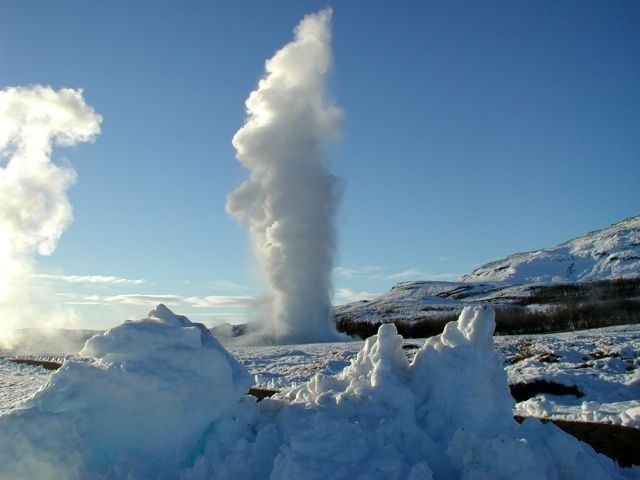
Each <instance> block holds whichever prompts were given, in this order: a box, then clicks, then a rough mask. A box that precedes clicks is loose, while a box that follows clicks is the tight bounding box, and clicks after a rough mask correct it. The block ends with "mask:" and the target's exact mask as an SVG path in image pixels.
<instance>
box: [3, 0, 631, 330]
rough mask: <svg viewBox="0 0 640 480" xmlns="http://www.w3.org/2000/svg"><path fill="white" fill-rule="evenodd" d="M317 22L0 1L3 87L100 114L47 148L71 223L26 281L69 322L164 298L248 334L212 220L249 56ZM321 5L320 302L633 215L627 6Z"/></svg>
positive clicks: (230, 241) (275, 13)
mask: <svg viewBox="0 0 640 480" xmlns="http://www.w3.org/2000/svg"><path fill="white" fill-rule="evenodd" d="M326 6H327V4H326V2H314V1H300V0H296V1H280V2H250V1H240V2H231V1H228V2H227V1H220V2H205V1H188V2H169V1H136V2H128V1H110V2H81V1H60V2H50V1H23V2H16V1H0V85H1V86H2V87H5V86H15V85H29V84H43V85H51V86H52V87H54V88H60V87H73V88H79V87H80V88H83V89H84V96H85V99H86V101H87V103H88V104H90V105H92V106H93V107H94V108H95V110H96V111H97V112H98V113H99V114H100V115H102V117H103V118H104V120H103V123H102V133H101V135H100V136H99V137H98V138H97V141H96V142H95V143H93V144H82V145H79V146H77V147H74V148H71V149H57V150H55V151H54V158H55V159H56V160H57V161H62V160H63V159H68V161H69V162H70V163H71V164H72V165H73V167H74V169H75V170H76V171H77V174H78V180H77V183H76V184H75V185H74V186H73V187H72V188H71V189H70V191H69V198H70V201H71V203H72V205H73V208H74V217H75V220H74V222H73V223H72V224H71V225H70V227H69V228H68V229H67V231H66V232H65V233H64V235H63V236H62V238H61V239H60V242H59V244H58V247H57V249H56V251H55V252H54V253H53V254H52V255H51V256H49V257H41V258H39V259H38V265H39V267H38V269H39V271H40V272H42V274H44V275H43V276H41V277H38V278H36V279H34V281H38V282H46V283H47V284H48V285H50V288H51V291H52V295H55V297H56V298H57V299H59V301H60V302H63V303H68V304H69V305H70V306H71V307H72V308H74V309H75V310H76V312H77V314H78V316H79V319H80V323H81V324H82V325H85V326H90V327H91V326H93V327H104V326H108V325H112V324H116V323H118V322H119V321H121V320H122V319H123V318H127V317H136V316H140V315H142V314H144V313H146V311H148V310H150V308H151V307H152V306H153V304H154V303H157V302H158V301H160V300H164V301H167V303H168V305H169V306H170V307H173V308H174V309H175V310H176V311H179V312H181V313H185V314H187V315H190V316H192V317H194V319H198V320H201V321H204V322H205V323H208V324H211V323H214V322H217V321H220V320H229V321H240V320H241V319H242V318H243V315H244V313H245V307H246V304H247V303H248V302H249V298H251V297H253V296H254V295H256V294H258V293H260V292H261V291H262V289H263V288H264V284H263V282H262V281H261V279H260V276H259V274H258V270H257V267H256V266H255V265H254V262H253V260H252V256H251V253H250V248H249V237H248V234H247V232H246V231H245V230H244V229H242V228H241V227H240V226H238V225H237V224H236V223H235V222H234V221H233V220H232V219H231V218H229V216H228V215H227V213H226V212H225V209H224V205H225V199H226V196H227V194H228V193H229V192H231V191H232V190H234V189H235V188H236V187H237V186H238V185H239V184H240V183H241V182H242V181H243V180H244V179H245V178H246V177H247V171H246V170H244V169H243V168H242V167H241V166H240V164H239V163H238V162H237V161H236V160H235V158H234V150H233V147H232V146H231V138H232V137H233V135H234V133H235V132H236V131H237V130H238V129H239V128H240V127H241V126H242V124H243V121H244V118H245V111H244V101H245V99H246V97H247V96H248V94H249V93H250V92H251V91H252V90H253V89H254V88H255V86H256V84H257V81H258V80H259V78H260V77H261V76H262V74H263V69H264V61H265V60H266V59H267V58H269V57H270V56H271V55H272V54H273V53H274V52H275V51H276V50H277V49H279V48H280V47H282V46H283V45H284V44H286V43H287V42H288V41H290V40H291V38H292V30H293V28H294V27H295V25H296V24H297V23H298V22H299V21H300V19H301V18H302V17H303V16H304V15H305V14H307V13H311V12H314V11H317V10H319V9H321V8H324V7H326ZM332 6H333V9H334V16H333V27H334V28H333V51H334V67H333V72H332V74H331V78H330V82H329V83H330V92H331V95H332V97H333V98H335V102H336V103H337V104H338V105H339V106H340V107H341V108H342V109H343V111H344V115H345V116H344V120H343V123H342V131H341V136H340V139H339V140H338V141H337V143H336V144H334V145H333V146H332V148H331V168H332V170H333V172H334V173H335V174H336V175H338V176H339V177H341V178H342V179H343V181H344V194H343V199H342V204H341V207H340V213H339V216H338V224H337V227H338V236H339V241H338V262H337V265H338V269H337V270H336V275H335V278H334V287H335V289H336V293H337V295H336V301H338V302H343V301H346V300H349V299H354V298H357V297H358V294H359V293H361V292H368V293H381V292H384V291H386V290H387V289H388V288H390V287H391V286H392V285H393V284H395V283H397V282H398V281H403V280H419V279H449V280H451V279H454V278H456V277H457V276H458V275H460V274H463V273H466V272H468V271H470V270H472V269H473V268H475V267H477V266H479V265H481V264H482V263H484V262H486V261H489V260H493V259H497V258H501V257H503V256H506V255H508V254H511V253H515V252H518V251H524V250H532V249H536V248H541V247H545V246H550V245H553V244H555V243H558V242H561V241H564V240H567V239H569V238H571V237H574V236H577V235H580V234H582V233H584V232H586V231H589V230H594V229H597V228H602V227H605V226H607V225H609V224H611V223H613V222H616V221H618V220H621V219H623V218H626V217H629V216H632V215H637V214H639V213H640V211H639V210H640V209H639V200H640V194H639V193H638V183H639V180H640V88H639V86H640V4H639V3H638V2H632V1H629V2H618V1H613V2H588V1H585V2H582V1H581V2H577V1H568V2H545V1H536V2H529V1H518V2H511V1H509V2H507V1H505V2H499V1H487V2H413V1H408V2H378V1H369V2H364V1H343V2H341V1H336V2H334V3H333V4H332ZM90 277H91V278H90ZM102 277H115V278H102ZM118 279H120V281H118ZM147 296H150V297H147ZM205 297H212V298H210V299H209V300H208V301H203V299H204V298H205ZM198 302H200V303H198Z"/></svg>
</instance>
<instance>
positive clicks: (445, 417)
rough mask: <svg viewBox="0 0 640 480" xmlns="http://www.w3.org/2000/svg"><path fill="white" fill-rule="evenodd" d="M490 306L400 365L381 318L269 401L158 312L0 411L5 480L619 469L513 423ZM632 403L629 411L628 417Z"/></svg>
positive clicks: (517, 475) (94, 346)
mask: <svg viewBox="0 0 640 480" xmlns="http://www.w3.org/2000/svg"><path fill="white" fill-rule="evenodd" d="M494 326H495V321H494V313H493V311H491V310H488V309H483V308H479V307H468V308H465V309H464V311H463V312H462V314H461V315H460V317H459V319H458V320H457V321H454V322H450V323H449V324H448V325H447V326H446V328H445V329H444V331H443V333H442V334H441V335H438V336H436V337H433V338H431V339H429V340H428V341H427V342H426V343H425V344H424V346H423V347H422V348H421V349H420V350H419V351H418V353H417V354H416V356H415V358H414V361H413V362H412V363H409V361H408V360H407V358H406V356H405V354H404V352H403V350H402V337H400V336H399V335H397V332H396V328H395V326H394V325H392V324H386V325H382V326H381V327H380V329H379V332H378V335H375V336H373V337H371V338H369V339H367V340H366V342H365V344H364V347H363V349H362V351H360V353H358V355H357V356H356V357H355V358H354V359H353V360H352V361H351V363H350V365H348V366H347V367H346V368H344V370H343V371H342V372H341V373H339V374H337V375H335V376H330V375H322V374H316V376H315V377H313V378H312V379H311V380H310V381H309V382H308V383H307V384H304V385H302V386H299V387H297V388H294V389H291V390H289V391H286V392H283V393H282V394H281V395H280V397H279V398H276V399H266V400H263V401H262V402H260V403H257V402H256V400H255V399H254V398H253V397H249V396H246V395H244V392H245V391H246V390H247V388H248V386H249V381H248V376H247V373H246V371H245V370H244V369H243V368H242V367H241V366H240V365H238V364H237V362H235V360H233V358H231V357H230V356H229V354H228V353H227V352H226V351H225V350H224V349H223V348H222V347H221V346H220V344H219V343H218V342H217V341H216V340H215V339H214V338H213V337H211V336H210V335H209V334H208V332H207V331H206V329H204V327H202V326H201V325H198V324H192V323H191V322H189V321H188V320H187V319H186V318H185V317H182V316H177V315H174V314H173V313H171V312H170V311H169V310H168V309H166V307H163V306H159V307H158V308H157V309H156V310H154V311H153V312H151V314H150V315H149V318H147V319H145V320H142V321H138V322H127V323H125V324H123V325H121V326H119V327H117V328H114V329H112V330H110V331H108V332H106V333H105V334H104V335H103V336H98V337H94V338H93V339H91V340H89V341H88V342H87V344H86V346H85V348H84V350H83V353H84V354H86V355H91V356H93V357H95V360H94V361H93V362H92V363H82V362H67V363H66V364H65V365H64V366H63V367H62V368H61V369H60V371H59V372H58V373H56V374H54V375H53V376H52V377H51V381H50V382H49V383H48V384H47V385H46V386H45V388H44V389H43V390H41V391H40V392H39V393H37V394H36V395H35V396H34V397H33V398H32V399H31V400H30V401H28V402H27V403H26V404H25V406H24V407H23V408H21V409H17V410H14V411H13V412H11V413H10V414H8V415H5V416H1V417H0V478H3V479H11V480H13V479H31V478H39V479H45V480H46V479H54V478H56V479H58V478H64V479H71V480H75V479H87V478H105V479H109V480H119V479H123V480H124V479H127V480H137V479H149V478H154V479H165V480H166V479H182V480H205V479H207V480H211V479H274V480H275V479H294V478H305V479H390V478H393V479H411V480H417V479H430V478H435V479H455V478H473V479H485V478H486V479H489V478H491V479H500V478H502V479H540V478H551V479H565V478H566V479H568V478H581V479H599V478H626V477H625V475H629V476H631V475H632V474H636V473H638V472H636V471H624V470H621V469H619V468H618V467H617V466H616V465H615V464H614V463H613V462H612V461H611V460H609V459H608V458H606V457H603V456H601V455H598V454H596V453H595V452H594V451H593V449H591V447H589V446H588V445H586V444H583V443H580V442H578V441H577V440H576V439H574V438H573V437H571V436H569V435H568V434H566V433H564V432H562V431H561V430H560V429H558V428H557V427H555V426H554V425H552V424H547V425H543V424H542V423H541V422H539V421H537V420H527V421H525V422H524V423H523V424H522V425H520V424H518V423H517V422H515V420H514V419H513V417H512V408H513V406H514V400H513V399H512V398H511V397H510V395H509V391H508V388H507V379H506V374H505V371H504V369H503V368H502V358H501V357H500V356H499V355H498V354H496V353H495V352H494V349H493V340H492V333H493V329H494ZM632 415H635V412H630V417H631V416H632Z"/></svg>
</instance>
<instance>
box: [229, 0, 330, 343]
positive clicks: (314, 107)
mask: <svg viewBox="0 0 640 480" xmlns="http://www.w3.org/2000/svg"><path fill="white" fill-rule="evenodd" d="M331 15H332V12H331V10H330V9H327V10H323V11H320V12H318V13H315V14H312V15H308V16H306V17H304V18H303V20H302V21H301V22H300V24H299V25H298V26H297V27H296V29H295V38H294V40H293V41H292V42H291V43H289V44H287V45H285V46H284V47H283V48H282V49H281V50H279V51H278V52H276V54H275V55H274V56H273V57H272V58H271V59H269V60H268V61H267V62H266V67H265V68H266V74H265V76H264V77H263V78H262V80H260V82H259V84H258V88H257V89H256V90H254V91H253V92H251V94H250V96H249V98H248V99H247V101H246V107H247V114H248V118H247V120H246V122H245V124H244V126H243V127H242V128H241V129H240V130H239V131H238V132H237V133H236V135H235V136H234V138H233V145H234V147H235V148H236V150H237V155H236V156H237V158H238V160H239V161H240V162H241V163H242V165H243V166H244V167H246V168H248V169H250V170H251V175H250V178H249V179H248V180H247V181H245V182H244V183H242V185H240V187H239V188H238V189H237V190H235V191H234V192H232V193H231V194H229V197H228V199H227V206H226V208H227V211H228V212H229V213H230V214H232V215H233V216H234V217H236V218H237V219H238V220H239V221H240V222H241V223H242V224H244V225H246V226H247V227H248V228H249V231H250V233H251V238H252V242H253V248H254V251H255V255H256V257H257V259H258V261H259V262H260V264H261V266H262V268H263V270H264V272H265V275H266V280H267V282H268V284H269V287H270V288H271V292H270V293H271V295H270V299H271V301H270V305H269V308H268V311H267V312H265V316H266V318H265V321H264V323H263V324H262V327H261V333H262V335H263V336H264V337H266V340H267V341H271V342H275V343H291V342H316V341H329V340H336V339H337V338H339V337H338V334H337V333H336V331H335V328H334V326H333V325H332V323H331V321H330V319H331V294H332V288H331V272H332V269H333V264H334V250H335V227H334V217H335V214H336V209H337V206H338V202H339V196H340V195H339V182H338V181H337V179H336V177H334V176H333V175H331V174H330V173H329V171H328V166H327V160H326V155H325V148H326V144H327V142H328V141H329V140H330V139H331V138H332V137H334V136H335V135H336V134H337V133H338V128H339V122H340V118H341V111H340V110H339V109H338V108H337V107H335V106H334V105H332V104H331V103H330V102H329V101H328V100H327V98H326V95H325V81H326V80H325V79H326V76H327V73H328V72H329V69H330V67H331V46H330V41H331Z"/></svg>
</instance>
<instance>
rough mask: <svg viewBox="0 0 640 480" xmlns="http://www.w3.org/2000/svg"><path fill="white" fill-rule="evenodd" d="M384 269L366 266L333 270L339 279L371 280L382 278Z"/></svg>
mask: <svg viewBox="0 0 640 480" xmlns="http://www.w3.org/2000/svg"><path fill="white" fill-rule="evenodd" d="M381 270H383V268H382V267H379V266H377V265H364V266H355V267H336V268H334V269H333V274H334V275H336V276H338V277H348V278H352V277H366V278H370V279H377V278H381V277H382V275H381V274H380V271H381Z"/></svg>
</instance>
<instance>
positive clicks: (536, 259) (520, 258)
mask: <svg viewBox="0 0 640 480" xmlns="http://www.w3.org/2000/svg"><path fill="white" fill-rule="evenodd" d="M639 275H640V216H637V217H632V218H628V219H626V220H623V221H621V222H618V223H616V224H614V225H612V226H610V227H609V228H605V229H602V230H598V231H595V232H590V233H587V234H585V235H582V236H580V237H578V238H575V239H573V240H569V241H568V242H565V243H561V244H560V245H556V246H555V247H551V248H545V249H542V250H536V251H534V252H527V253H516V254H515V255H511V256H509V257H507V258H505V259H502V260H497V261H495V262H490V263H487V264H485V265H482V266H481V267H479V268H476V269H475V270H474V271H473V272H471V273H469V274H468V275H464V276H463V277H462V278H461V279H460V280H461V281H463V282H494V283H498V282H499V283H507V284H511V285H514V284H530V283H547V284H548V283H571V282H593V281H597V280H606V279H610V278H624V277H635V276H639Z"/></svg>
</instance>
